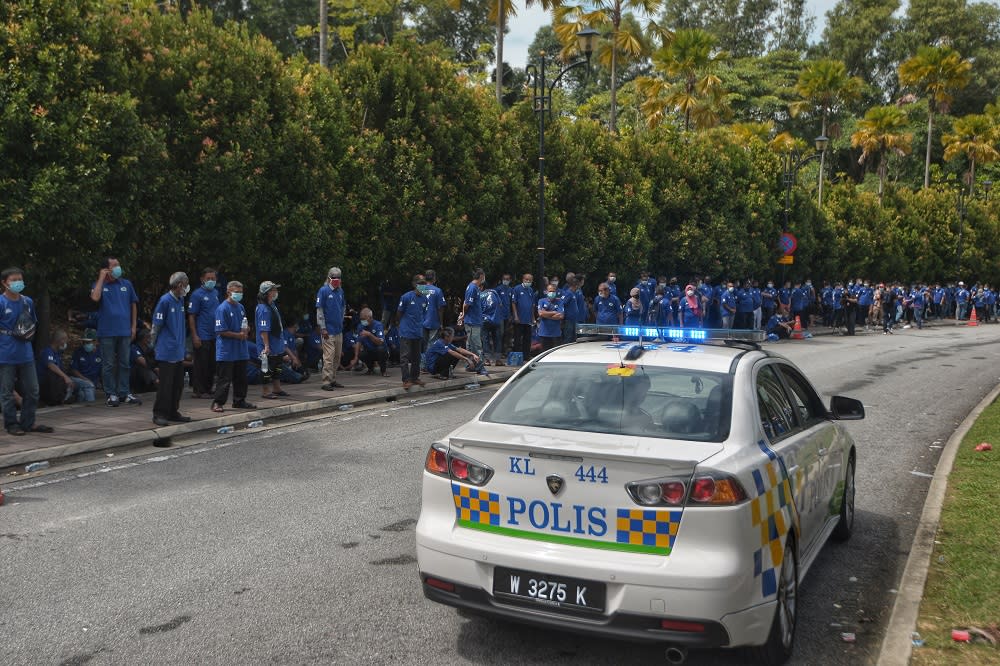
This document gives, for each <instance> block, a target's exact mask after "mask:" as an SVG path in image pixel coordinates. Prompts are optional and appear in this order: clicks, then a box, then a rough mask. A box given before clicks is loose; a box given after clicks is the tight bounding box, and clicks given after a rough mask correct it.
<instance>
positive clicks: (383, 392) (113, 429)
mask: <svg viewBox="0 0 1000 666" xmlns="http://www.w3.org/2000/svg"><path fill="white" fill-rule="evenodd" d="M490 370H491V371H492V372H490V376H489V378H486V377H480V376H477V375H475V374H473V373H470V372H465V371H461V370H460V371H457V372H456V377H455V379H449V380H440V379H432V378H430V376H429V375H423V376H422V377H421V379H423V380H424V381H425V382H426V386H423V387H420V386H414V387H413V388H411V389H410V390H409V391H404V390H403V386H402V382H401V381H400V378H399V370H398V369H390V371H389V372H390V376H389V377H381V376H379V375H377V374H376V375H370V376H369V375H366V374H365V373H363V372H343V371H341V372H338V373H337V381H338V382H340V383H341V384H343V385H344V388H342V389H336V390H334V391H323V390H322V389H320V385H321V384H322V382H321V381H320V377H319V375H313V376H312V377H311V378H310V379H309V380H308V381H306V382H304V383H302V384H285V385H282V386H283V388H284V390H285V391H287V392H288V393H289V394H290V395H289V397H287V398H281V399H278V400H265V399H262V398H261V397H260V395H261V387H260V386H259V385H257V386H250V388H249V392H248V395H247V401H248V402H251V403H253V404H255V405H256V406H257V407H256V409H233V408H231V407H226V411H225V413H224V414H216V413H214V412H212V410H211V406H212V401H211V400H204V399H200V400H196V399H194V398H192V397H191V391H190V389H188V388H185V391H184V396H183V397H182V398H181V413H182V414H184V415H185V416H190V417H191V422H190V423H178V424H171V425H169V426H165V427H162V428H160V427H157V426H156V425H155V424H154V423H153V411H152V409H153V399H154V397H155V394H153V393H144V394H142V395H140V396H139V397H141V398H142V401H143V404H142V405H125V404H123V405H121V406H119V407H108V406H107V405H105V403H104V401H103V400H99V401H98V402H92V403H85V404H75V405H65V406H61V407H44V408H41V409H39V410H38V417H37V419H36V420H37V422H38V423H39V424H44V425H47V426H51V427H52V428H53V429H54V430H55V431H54V432H53V433H51V434H41V433H29V434H27V435H24V436H22V437H13V436H11V435H8V434H7V433H6V432H3V431H2V430H0V468H5V467H11V466H14V465H25V464H27V463H31V462H37V461H41V460H56V459H58V458H65V457H68V456H72V455H76V454H79V453H86V452H88V451H99V450H102V449H111V448H116V447H121V446H133V445H136V444H144V443H152V442H154V441H156V440H163V439H168V438H170V437H172V436H177V435H185V434H189V433H193V432H199V431H205V430H217V429H218V428H221V427H223V426H227V425H232V426H235V427H236V428H237V429H239V428H242V427H245V424H246V423H249V422H250V421H255V420H267V419H274V418H278V417H289V416H294V415H305V414H309V413H316V412H322V411H335V410H337V409H338V408H339V407H340V406H342V405H347V404H351V405H362V404H366V403H373V402H383V401H389V402H391V401H393V400H402V399H408V398H410V397H411V396H412V397H414V398H416V397H418V396H421V395H427V394H429V393H436V392H440V391H444V390H454V389H459V390H461V389H462V388H463V387H464V386H465V385H467V384H470V383H478V384H495V383H499V382H503V381H504V380H506V379H507V378H508V377H509V376H510V375H512V374H513V373H514V371H515V370H517V368H512V367H497V368H490ZM231 400H232V398H231V397H230V402H231Z"/></svg>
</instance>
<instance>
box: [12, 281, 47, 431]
mask: <svg viewBox="0 0 1000 666" xmlns="http://www.w3.org/2000/svg"><path fill="white" fill-rule="evenodd" d="M0 283H2V290H0V291H2V293H0V405H2V407H3V426H4V428H5V429H6V430H7V432H8V433H9V434H11V435H24V434H25V433H28V432H52V428H50V427H49V426H44V425H38V424H36V423H35V411H36V409H37V407H38V373H37V371H36V369H35V359H34V355H33V354H32V349H31V338H32V337H33V336H34V335H35V326H36V325H37V324H38V316H37V314H36V311H35V303H34V301H32V300H31V298H29V297H28V296H23V295H22V294H21V292H22V291H24V272H23V271H22V270H21V269H20V268H13V267H11V268H7V269H4V271H3V272H2V273H0ZM18 381H20V382H21V388H22V389H23V391H22V392H21V411H20V417H18V410H17V401H16V398H15V394H14V385H15V384H16V383H17V382H18Z"/></svg>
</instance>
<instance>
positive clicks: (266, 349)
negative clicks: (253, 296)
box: [256, 280, 344, 400]
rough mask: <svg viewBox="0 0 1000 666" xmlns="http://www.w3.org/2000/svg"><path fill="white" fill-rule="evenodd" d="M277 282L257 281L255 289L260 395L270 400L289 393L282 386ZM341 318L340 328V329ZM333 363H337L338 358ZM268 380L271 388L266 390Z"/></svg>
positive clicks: (324, 367)
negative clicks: (265, 366)
mask: <svg viewBox="0 0 1000 666" xmlns="http://www.w3.org/2000/svg"><path fill="white" fill-rule="evenodd" d="M280 287H281V285H280V284H275V283H274V282H271V281H270V280H265V281H263V282H261V283H260V289H259V290H258V292H257V311H256V316H257V349H259V350H260V355H261V358H260V360H261V372H260V384H261V387H262V389H263V393H262V394H261V397H263V398H265V399H270V400H276V399H278V398H287V397H288V393H286V392H285V390H284V389H282V388H281V369H282V357H283V356H284V355H285V340H284V338H282V337H281V332H282V331H283V330H285V326H284V324H282V323H281V313H280V312H278V306H277V305H275V303H276V302H277V300H278V289H279V288H280ZM343 321H344V320H343V319H341V328H343ZM265 360H266V361H267V368H266V369H265V368H264V361H265ZM334 362H335V363H340V359H339V358H338V359H337V360H336V361H334ZM323 370H324V371H326V363H325V362H324V363H323ZM269 382H270V384H271V388H270V390H269V389H268V383H269Z"/></svg>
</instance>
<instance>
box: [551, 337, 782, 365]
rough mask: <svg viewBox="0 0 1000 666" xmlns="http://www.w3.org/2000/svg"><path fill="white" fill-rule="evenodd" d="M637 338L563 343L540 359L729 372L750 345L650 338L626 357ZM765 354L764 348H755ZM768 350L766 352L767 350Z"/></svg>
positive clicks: (557, 361)
mask: <svg viewBox="0 0 1000 666" xmlns="http://www.w3.org/2000/svg"><path fill="white" fill-rule="evenodd" d="M638 344H639V343H638V342H637V341H635V340H632V341H621V342H612V341H611V340H595V341H587V342H577V343H575V344H570V345H563V346H561V347H557V348H556V349H553V350H552V351H551V352H549V353H548V354H546V355H545V356H543V357H541V358H539V359H538V361H537V362H538V363H603V364H610V363H634V364H637V365H645V366H656V367H663V368H684V369H685V370H700V371H705V372H720V373H728V372H730V371H731V369H732V365H733V359H735V358H736V357H737V356H739V355H741V354H746V353H747V349H746V347H742V346H732V347H730V346H727V345H724V344H721V343H712V344H690V343H686V342H667V343H664V342H647V341H645V340H644V341H643V343H642V346H643V348H644V349H645V351H644V352H643V353H642V355H641V356H640V357H639V358H638V359H636V360H634V361H629V360H626V359H625V355H626V354H627V353H628V351H629V350H630V349H631V348H632V347H634V346H636V345H638ZM753 353H755V354H762V353H764V352H753ZM765 354H766V353H765Z"/></svg>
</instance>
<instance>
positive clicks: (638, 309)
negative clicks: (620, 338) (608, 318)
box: [622, 292, 646, 326]
mask: <svg viewBox="0 0 1000 666" xmlns="http://www.w3.org/2000/svg"><path fill="white" fill-rule="evenodd" d="M622 311H623V312H624V313H625V323H626V324H628V325H630V326H637V325H639V324H642V323H643V321H642V320H643V317H644V316H645V312H646V306H645V305H643V304H642V296H641V292H640V296H639V305H636V304H635V303H634V302H633V301H632V299H631V298H629V299H628V300H627V301H625V305H623V306H622Z"/></svg>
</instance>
